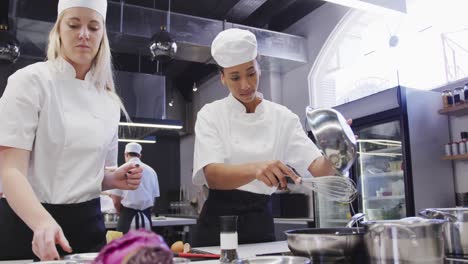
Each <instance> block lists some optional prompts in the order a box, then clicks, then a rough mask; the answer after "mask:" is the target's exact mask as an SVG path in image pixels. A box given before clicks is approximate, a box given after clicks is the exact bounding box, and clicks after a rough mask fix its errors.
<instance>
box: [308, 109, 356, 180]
mask: <svg viewBox="0 0 468 264" xmlns="http://www.w3.org/2000/svg"><path fill="white" fill-rule="evenodd" d="M306 115H307V123H308V124H309V127H310V130H311V131H312V133H313V134H314V137H315V138H316V140H317V143H316V144H317V147H319V148H320V149H321V150H322V152H323V154H324V156H325V158H327V159H328V160H329V161H330V162H331V163H332V164H333V166H334V168H335V170H336V171H337V173H338V174H339V175H344V174H346V172H347V171H348V170H349V168H351V166H352V165H353V163H354V161H355V159H356V156H357V146H356V138H355V136H354V133H353V131H352V130H351V127H350V126H349V125H348V123H347V122H346V119H345V118H344V117H343V116H342V115H341V114H340V113H339V112H338V111H336V110H333V109H328V108H318V109H312V108H310V107H307V109H306Z"/></svg>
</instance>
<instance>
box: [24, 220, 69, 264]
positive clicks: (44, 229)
mask: <svg viewBox="0 0 468 264" xmlns="http://www.w3.org/2000/svg"><path fill="white" fill-rule="evenodd" d="M33 232H34V235H33V241H32V250H33V253H34V254H35V255H36V256H37V257H38V258H39V259H40V260H57V259H60V256H59V254H58V252H57V248H56V246H55V245H57V244H58V245H59V246H60V247H61V248H62V249H63V250H64V251H65V252H68V253H71V252H72V248H71V247H70V244H69V243H68V240H67V239H66V238H65V235H64V234H63V231H62V228H61V227H60V226H59V225H58V224H57V222H55V220H53V219H48V220H45V221H44V222H43V223H39V224H38V225H37V226H36V227H35V229H34V230H33Z"/></svg>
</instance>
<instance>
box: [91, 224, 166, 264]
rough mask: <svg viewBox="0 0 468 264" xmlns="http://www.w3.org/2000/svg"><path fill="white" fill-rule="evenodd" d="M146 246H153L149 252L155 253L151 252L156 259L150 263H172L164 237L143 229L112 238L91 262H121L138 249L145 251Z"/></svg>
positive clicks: (103, 263)
mask: <svg viewBox="0 0 468 264" xmlns="http://www.w3.org/2000/svg"><path fill="white" fill-rule="evenodd" d="M148 248H150V249H151V248H153V250H151V252H153V253H157V254H152V256H156V257H157V259H153V260H152V261H151V263H161V264H172V258H173V253H172V251H171V250H170V248H169V247H168V246H167V244H166V242H164V239H163V238H162V237H161V236H160V235H158V234H156V233H153V232H151V231H146V230H144V229H140V230H132V231H130V232H128V233H127V234H125V235H124V236H123V237H121V238H119V239H116V240H112V241H111V242H110V243H109V244H107V245H106V246H105V247H104V248H103V249H102V250H101V252H99V255H98V256H97V258H96V259H95V260H94V262H93V263H94V264H121V263H122V262H123V261H124V260H129V259H130V258H133V255H136V254H137V253H138V252H139V250H143V251H144V252H146V251H147V249H148ZM139 255H145V254H139ZM135 257H137V256H135ZM144 259H147V258H146V257H145V258H143V259H142V260H144ZM135 261H137V259H134V260H133V261H132V262H133V263H141V264H144V263H146V262H135Z"/></svg>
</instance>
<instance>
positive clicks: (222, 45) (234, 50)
mask: <svg viewBox="0 0 468 264" xmlns="http://www.w3.org/2000/svg"><path fill="white" fill-rule="evenodd" d="M211 55H212V56H213V58H214V60H215V61H216V63H218V65H219V66H221V67H223V68H229V67H233V66H236V65H240V64H243V63H246V62H249V61H252V60H254V59H255V58H256V57H257V38H256V37H255V35H254V34H253V33H252V32H250V31H248V30H244V29H238V28H231V29H226V30H224V31H221V32H220V33H219V34H218V35H217V36H216V38H215V39H214V40H213V43H212V44H211Z"/></svg>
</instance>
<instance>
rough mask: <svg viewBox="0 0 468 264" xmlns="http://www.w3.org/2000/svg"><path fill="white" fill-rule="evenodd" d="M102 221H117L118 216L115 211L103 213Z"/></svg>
mask: <svg viewBox="0 0 468 264" xmlns="http://www.w3.org/2000/svg"><path fill="white" fill-rule="evenodd" d="M103 216H104V222H117V221H118V220H119V216H118V215H117V214H115V213H103Z"/></svg>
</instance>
